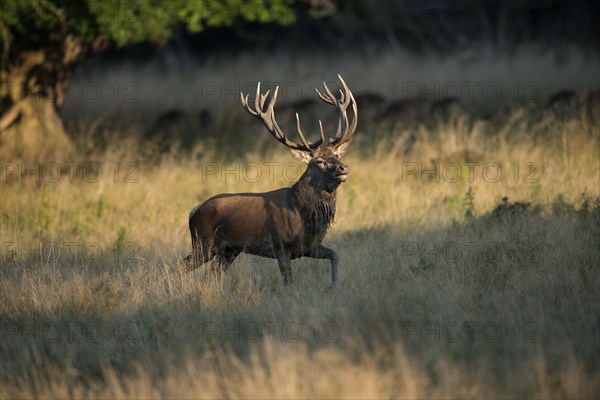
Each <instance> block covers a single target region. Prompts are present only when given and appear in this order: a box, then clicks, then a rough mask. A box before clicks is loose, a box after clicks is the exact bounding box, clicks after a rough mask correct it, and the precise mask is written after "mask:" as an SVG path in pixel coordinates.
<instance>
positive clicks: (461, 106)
mask: <svg viewBox="0 0 600 400" xmlns="http://www.w3.org/2000/svg"><path fill="white" fill-rule="evenodd" d="M354 99H355V100H354V101H355V102H356V105H357V108H359V109H360V110H361V115H362V117H361V120H362V122H363V123H374V124H380V123H392V124H396V123H402V124H404V125H406V124H411V123H415V122H420V121H427V120H442V121H444V120H447V119H449V118H450V117H452V116H457V115H460V113H462V112H463V111H465V110H466V109H467V108H468V107H469V106H470V104H465V101H463V99H461V98H460V97H455V96H441V97H437V98H434V99H428V100H426V99H423V98H421V97H419V96H413V97H402V98H392V99H390V98H386V97H385V96H383V95H382V94H379V93H376V92H374V91H363V92H360V93H358V94H356V95H355V96H354ZM317 104H318V101H317V99H316V98H315V97H309V98H306V97H304V98H300V99H296V100H294V101H289V102H287V103H286V104H281V105H280V106H279V107H278V109H277V115H278V117H279V119H280V120H281V121H282V122H283V123H288V122H294V119H295V114H296V113H299V114H301V115H303V116H304V117H305V118H306V117H308V118H309V119H314V120H316V119H317V118H316V116H317V114H316V109H317ZM538 104H539V106H540V109H541V110H542V111H543V112H545V113H550V114H552V115H555V116H558V117H561V118H564V117H577V116H578V115H579V112H580V111H583V112H584V113H585V114H586V115H591V116H592V117H593V118H594V121H598V122H600V115H599V114H600V111H598V110H600V89H595V90H591V91H587V92H583V93H578V92H576V91H575V90H573V89H561V90H558V91H556V92H554V93H552V94H550V95H548V96H547V97H546V100H542V99H540V100H539V102H538ZM215 120H216V118H215V117H214V115H213V114H212V112H211V111H210V110H209V109H208V108H204V109H201V110H197V111H184V110H182V109H178V108H174V109H170V110H168V111H166V112H164V113H163V114H160V115H159V117H158V118H157V119H156V121H155V122H154V123H153V124H152V125H151V127H150V128H149V129H148V131H147V132H146V135H147V137H148V138H153V139H158V140H159V141H164V140H168V139H169V138H173V137H177V135H178V134H180V133H182V132H190V131H196V132H197V131H206V130H209V129H211V128H213V127H214V126H215Z"/></svg>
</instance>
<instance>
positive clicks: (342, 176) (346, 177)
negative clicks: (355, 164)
mask: <svg viewBox="0 0 600 400" xmlns="http://www.w3.org/2000/svg"><path fill="white" fill-rule="evenodd" d="M335 177H336V178H337V179H338V181H340V182H346V179H348V174H339V175H336V176H335Z"/></svg>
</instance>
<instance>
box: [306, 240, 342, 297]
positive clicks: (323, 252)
mask: <svg viewBox="0 0 600 400" xmlns="http://www.w3.org/2000/svg"><path fill="white" fill-rule="evenodd" d="M306 257H311V258H316V259H320V260H324V259H327V260H329V261H330V262H331V288H333V287H334V286H335V282H336V281H337V267H338V262H339V258H338V255H337V254H336V252H335V251H333V249H330V248H329V247H325V246H323V245H322V244H320V243H319V245H318V246H317V247H316V248H314V249H313V250H312V251H311V252H310V253H309V254H307V255H306Z"/></svg>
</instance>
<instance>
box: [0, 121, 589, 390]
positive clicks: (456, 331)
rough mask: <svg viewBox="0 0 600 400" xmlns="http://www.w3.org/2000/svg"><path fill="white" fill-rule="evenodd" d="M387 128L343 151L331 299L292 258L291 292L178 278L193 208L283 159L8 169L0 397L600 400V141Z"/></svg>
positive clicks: (113, 145)
mask: <svg viewBox="0 0 600 400" xmlns="http://www.w3.org/2000/svg"><path fill="white" fill-rule="evenodd" d="M385 129H387V128H386V127H377V126H369V127H363V128H361V130H360V131H359V132H357V133H356V135H355V143H354V144H353V147H352V148H351V150H350V152H349V154H348V156H347V157H346V158H345V161H346V162H347V164H348V165H349V166H350V169H351V174H350V179H349V181H348V182H346V183H345V184H344V185H342V187H341V188H340V189H339V194H338V198H339V200H338V212H337V215H336V223H335V225H334V226H333V228H332V231H331V232H330V233H329V235H328V237H327V238H326V242H327V243H328V244H330V245H331V246H332V247H333V248H335V249H336V251H337V252H338V254H339V255H340V259H341V261H340V274H339V275H340V277H339V285H338V287H337V290H336V292H335V293H334V294H333V295H332V296H331V297H325V296H324V295H323V289H324V288H325V287H326V286H327V283H328V268H329V267H328V265H327V263H326V262H321V261H316V260H309V259H302V260H298V261H294V262H293V273H294V275H295V286H294V288H293V289H289V290H288V289H285V288H283V286H282V283H281V278H280V277H279V272H278V269H277V267H276V264H275V262H274V261H272V260H268V259H262V258H255V257H251V256H246V255H242V256H240V257H239V258H238V259H237V260H236V261H235V263H234V265H233V266H232V268H231V269H230V271H229V272H228V273H227V274H226V275H225V276H224V278H223V279H222V280H217V279H215V278H214V277H213V276H211V275H210V274H209V273H208V272H207V268H206V267H203V268H202V269H201V270H199V271H196V272H194V273H192V274H189V275H185V274H182V273H181V272H180V271H179V269H178V268H177V262H178V260H179V259H180V258H181V257H182V256H185V255H187V254H188V253H189V251H190V243H189V238H188V232H187V213H188V212H189V210H190V209H191V208H192V207H193V206H195V205H196V204H197V203H198V202H200V201H202V200H204V199H206V198H207V197H209V196H211V195H214V194H217V193H221V192H241V191H263V190H270V189H274V188H277V187H281V186H286V185H287V186H289V185H291V183H292V182H291V181H292V180H293V178H294V177H295V175H293V173H294V171H296V172H297V171H298V169H297V166H296V164H293V163H289V160H290V158H289V156H288V155H287V154H286V151H285V150H284V149H282V148H281V146H278V147H276V146H271V145H267V146H262V145H257V146H255V147H253V148H247V147H244V151H242V152H243V153H245V155H244V156H243V157H238V158H229V159H224V158H223V157H220V156H218V154H217V153H216V152H217V151H218V148H216V149H215V148H214V147H211V145H210V143H208V144H207V143H205V144H203V145H199V146H198V147H197V148H196V149H195V150H194V151H193V152H191V153H190V152H183V151H176V150H174V151H173V152H171V153H169V154H163V155H162V156H161V158H160V160H159V161H155V159H152V160H149V155H148V154H147V153H146V150H145V146H144V143H136V142H135V141H133V140H132V141H131V142H125V143H124V142H123V141H122V140H120V141H114V140H113V141H107V147H106V149H105V150H104V151H103V152H101V153H94V154H91V155H90V156H89V158H82V159H80V160H60V161H59V164H61V165H62V166H63V168H64V170H63V171H62V177H61V179H58V180H57V181H56V182H54V178H53V177H52V176H50V175H48V174H49V173H50V171H51V170H50V169H46V170H45V172H44V168H45V167H47V165H42V166H39V168H40V171H41V172H39V173H37V174H36V173H35V172H33V173H31V172H30V173H29V174H28V175H25V176H22V175H20V172H23V169H24V168H25V167H27V168H30V169H31V168H33V167H32V166H31V165H28V166H24V165H18V164H17V166H16V168H18V170H17V173H15V174H14V175H12V174H8V173H7V170H6V169H5V170H4V171H3V174H4V175H3V177H2V179H3V181H2V193H1V224H0V232H1V234H2V246H3V248H2V257H1V262H2V266H1V268H0V322H1V326H0V328H1V331H0V333H1V335H2V336H1V340H0V345H1V347H0V358H1V363H2V368H1V370H0V385H1V391H0V393H1V396H2V398H32V397H53V398H56V397H74V398H84V397H90V398H97V397H119V398H125V397H127V398H142V397H143V398H149V397H190V398H220V397H233V398H243V397H246V398H256V397H261V398H305V397H329V398H334V397H335V398H338V397H340V398H357V397H365V398H374V397H377V398H382V397H386V398H432V397H435V398H456V397H476V398H481V397H503V398H517V397H519V398H521V397H540V398H549V397H557V398H592V397H595V396H597V393H598V390H599V389H600V388H599V387H598V379H597V377H598V371H599V367H600V364H599V359H598V354H599V351H600V348H599V345H598V334H599V332H598V327H599V325H598V321H599V318H600V312H599V311H600V310H599V309H598V295H599V291H598V287H600V271H599V269H598V265H597V260H598V259H600V246H599V245H598V244H599V243H600V204H599V203H598V197H599V196H600V193H599V190H600V189H599V188H598V185H597V183H598V181H599V178H600V171H599V165H598V160H599V159H600V154H599V147H598V141H599V138H600V132H599V130H598V127H597V126H595V125H593V124H591V123H589V122H588V121H587V120H586V119H584V118H573V119H567V120H563V119H558V118H555V117H553V116H551V115H548V116H546V117H545V118H544V119H542V120H535V121H534V120H531V119H528V118H527V116H523V115H522V114H519V113H516V114H514V116H513V117H512V118H509V119H508V120H506V121H505V122H504V123H503V124H501V125H497V124H495V123H492V122H489V121H488V122H485V121H482V120H474V119H469V118H466V117H458V118H454V119H452V120H451V121H450V122H447V123H443V122H439V123H438V124H435V125H427V126H426V125H422V126H418V127H416V128H415V129H410V130H408V129H406V130H405V129H404V128H402V127H397V128H394V130H393V132H391V134H390V132H386V131H385ZM246 134H247V135H254V134H255V135H263V136H264V137H266V136H267V135H266V133H264V132H262V131H259V130H258V129H256V131H255V132H248V133H246ZM230 135H231V136H229V137H230V138H233V137H236V136H235V135H237V132H235V131H232V132H231V133H230ZM238 145H240V143H236V144H233V145H232V147H236V146H238ZM66 162H80V163H81V166H80V167H78V168H74V171H75V172H74V178H73V181H70V179H69V174H68V172H69V170H68V168H67V166H65V163H66ZM85 162H87V163H92V165H94V167H93V168H99V169H100V170H101V171H102V176H101V177H100V178H99V179H98V180H97V181H94V180H95V175H94V174H92V173H91V172H92V171H91V169H90V171H88V172H89V175H88V176H87V179H84V176H85V172H86V170H85V168H86V165H89V164H85ZM267 162H273V163H275V164H273V165H271V164H265V163H267ZM115 163H118V167H117V168H116V171H118V176H117V175H116V172H115V166H116V165H117V164H115ZM129 163H131V164H129ZM251 163H256V164H251ZM249 165H252V167H251V168H250V167H249ZM486 166H487V168H488V170H487V172H486V173H484V172H483V170H484V168H485V167H486ZM271 167H272V172H273V176H272V177H270V176H269V168H271ZM215 168H216V169H215ZM415 168H416V169H415ZM457 168H458V169H457ZM470 168H472V173H471V172H470ZM256 170H260V171H261V177H260V179H257V178H256V175H255V174H254V175H253V172H252V171H256ZM11 171H12V170H11ZM428 171H429V172H428ZM457 171H460V174H461V175H460V178H459V179H455V178H456V172H457ZM497 171H501V175H499V176H498V175H497V174H493V172H497ZM422 172H423V174H422ZM36 178H39V182H38V181H36ZM504 196H507V197H508V200H506V199H505V200H503V197H504ZM527 203H531V204H527ZM71 249H72V250H71Z"/></svg>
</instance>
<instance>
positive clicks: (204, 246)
mask: <svg viewBox="0 0 600 400" xmlns="http://www.w3.org/2000/svg"><path fill="white" fill-rule="evenodd" d="M214 256H215V251H214V247H213V243H212V240H206V239H205V238H202V237H200V236H198V235H197V234H194V232H192V254H190V255H189V256H187V257H186V258H185V260H184V265H185V270H186V271H188V272H190V271H193V270H194V269H196V268H198V267H200V266H201V265H202V264H204V263H206V262H208V261H210V260H211V259H212V258H213V257H214Z"/></svg>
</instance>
